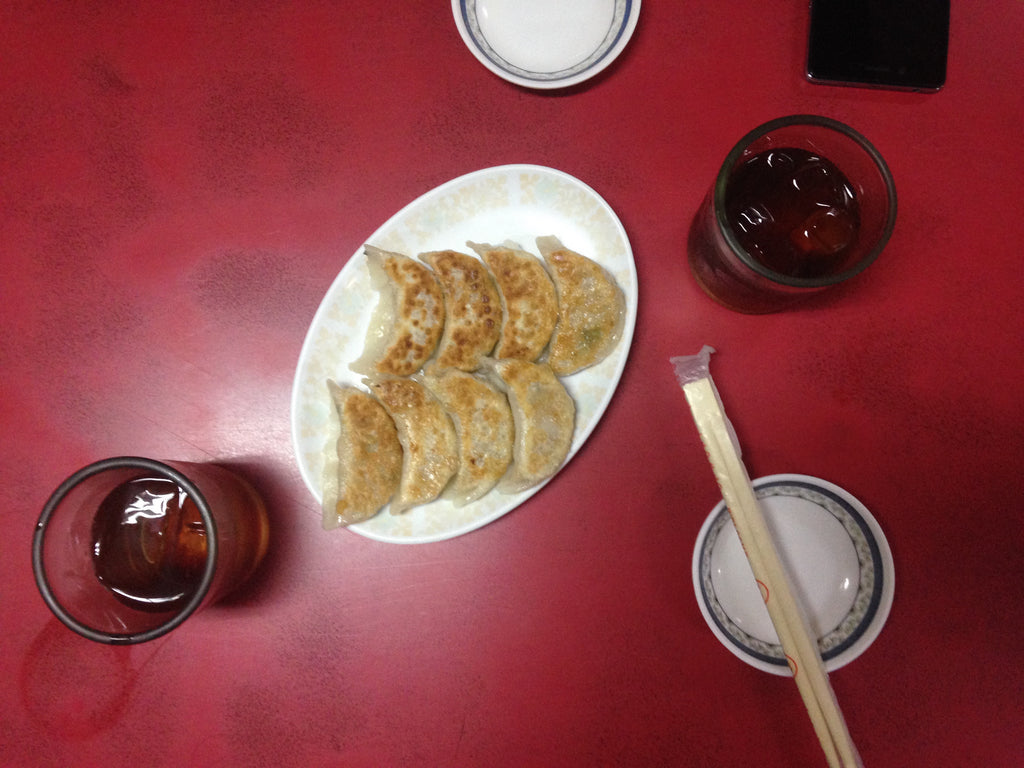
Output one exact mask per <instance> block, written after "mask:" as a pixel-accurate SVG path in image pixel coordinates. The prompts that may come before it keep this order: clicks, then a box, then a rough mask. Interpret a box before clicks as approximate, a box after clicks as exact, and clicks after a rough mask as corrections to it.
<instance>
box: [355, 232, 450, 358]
mask: <svg viewBox="0 0 1024 768" xmlns="http://www.w3.org/2000/svg"><path fill="white" fill-rule="evenodd" d="M365 252H366V264H367V266H368V268H369V270H370V279H371V282H372V284H373V287H374V288H376V289H377V290H378V291H379V293H380V300H379V301H378V302H377V308H376V309H375V310H374V312H373V318H372V319H371V320H370V327H369V330H368V331H367V334H366V346H365V348H364V350H363V355H362V357H360V358H359V359H358V360H357V361H355V362H354V363H352V364H351V365H350V366H349V367H350V368H351V369H352V370H353V371H355V372H356V373H362V374H364V375H367V376H373V375H376V374H387V375H394V376H409V375H411V374H413V373H416V371H418V370H419V369H420V368H422V367H423V364H424V363H426V362H427V360H429V359H430V357H431V355H433V354H434V350H435V349H436V348H437V342H438V340H439V339H440V338H441V333H442V331H443V330H444V295H443V294H442V292H441V285H440V284H439V283H438V282H437V278H436V277H435V276H434V273H433V272H431V271H430V269H429V268H428V267H426V266H425V265H423V264H420V263H419V262H418V261H416V260H414V259H411V258H409V257H408V256H404V255H402V254H400V253H393V252H391V251H383V250H381V249H380V248H374V247H373V246H372V245H367V246H366V248H365Z"/></svg>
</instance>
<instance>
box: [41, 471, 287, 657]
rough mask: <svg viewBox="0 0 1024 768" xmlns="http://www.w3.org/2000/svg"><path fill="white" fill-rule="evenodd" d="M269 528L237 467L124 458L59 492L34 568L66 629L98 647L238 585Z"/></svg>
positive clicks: (163, 627)
mask: <svg viewBox="0 0 1024 768" xmlns="http://www.w3.org/2000/svg"><path fill="white" fill-rule="evenodd" d="M268 534H269V525H268V521H267V512H266V507H265V505H264V503H263V501H262V499H261V498H260V497H259V495H258V494H257V493H256V491H255V490H254V489H253V488H252V486H251V485H250V484H249V483H248V482H247V481H246V480H244V479H242V478H241V477H240V476H238V475H237V474H235V473H234V472H232V471H229V470H228V469H226V468H224V467H221V466H219V465H217V464H212V463H189V462H178V461H167V462H163V461H155V460H153V459H147V458H141V457H132V456H122V457H117V458H110V459H104V460H102V461H98V462H95V463H93V464H90V465H89V466H87V467H84V468H83V469H80V470H78V471H77V472H75V473H74V474H73V475H71V476H70V477H68V478H67V479H66V480H65V481H64V482H63V483H62V484H61V485H60V486H59V487H58V488H57V490H56V491H54V493H53V495H52V496H51V497H50V498H49V500H48V501H47V502H46V504H45V505H44V507H43V510H42V513H41V514H40V517H39V522H38V523H37V525H36V530H35V535H34V538H33V543H32V566H33V570H34V571H35V578H36V584H37V585H38V587H39V590H40V592H41V594H42V596H43V599H44V600H45V601H46V604H47V605H48V606H49V608H50V609H51V610H52V611H53V612H54V614H56V616H57V617H58V618H59V619H60V620H61V621H62V622H63V623H64V624H65V625H67V626H68V627H70V628H71V629H73V630H74V631H76V632H78V633H79V634H80V635H82V636H84V637H87V638H89V639H91V640H95V641H98V642H103V643H110V644H130V643H140V642H145V641H147V640H153V639H154V638H157V637H160V636H161V635H164V634H166V633H167V632H169V631H171V630H172V629H174V628H175V627H177V626H179V625H180V624H181V623H182V622H183V621H185V619H187V618H188V617H189V616H191V615H192V614H193V613H195V612H196V611H197V610H200V609H201V608H204V607H205V606H208V605H210V604H212V603H214V602H216V601H217V600H220V599H221V598H222V597H224V596H225V595H226V594H228V593H229V592H230V591H232V590H233V589H235V588H237V587H238V586H239V585H241V584H242V583H243V582H244V581H245V580H246V579H248V578H249V577H250V576H251V575H252V574H253V572H254V571H255V570H256V567H257V566H258V565H259V563H260V561H261V560H262V559H263V556H264V554H265V553H266V550H267V544H268ZM163 590H167V591H166V593H165V592H164V591H163ZM172 594H173V595H174V597H173V599H172V598H171V597H170V595H172Z"/></svg>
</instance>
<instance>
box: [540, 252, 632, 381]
mask: <svg viewBox="0 0 1024 768" xmlns="http://www.w3.org/2000/svg"><path fill="white" fill-rule="evenodd" d="M537 248H538V249H539V250H540V253H541V255H542V256H543V257H544V260H545V261H546V262H547V264H548V269H549V270H550V272H551V276H552V278H553V279H554V282H555V288H556V289H557V291H558V324H557V325H556V326H555V332H554V335H552V337H551V344H550V345H549V347H548V355H547V358H546V362H547V363H548V365H550V366H551V370H553V371H554V372H555V373H556V374H557V375H558V376H568V375H570V374H573V373H576V372H577V371H580V370H583V369H584V368H587V367H589V366H591V365H594V364H595V363H599V362H601V361H602V360H604V359H605V357H607V356H608V353H609V352H611V351H612V349H614V347H615V345H616V344H617V343H618V341H619V339H620V338H621V336H622V326H623V323H624V322H625V317H626V299H625V296H624V295H623V293H622V289H621V288H619V286H618V284H617V283H616V282H615V278H614V277H612V276H611V275H610V274H609V273H608V271H607V270H606V269H605V268H604V267H602V266H601V265H600V264H598V263H597V262H595V261H592V260H591V259H589V258H587V257H586V256H583V255H582V254H579V253H576V252H575V251H571V250H569V249H568V248H566V247H565V246H564V245H562V243H561V241H560V240H559V239H558V238H557V237H538V238H537Z"/></svg>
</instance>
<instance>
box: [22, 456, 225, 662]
mask: <svg viewBox="0 0 1024 768" xmlns="http://www.w3.org/2000/svg"><path fill="white" fill-rule="evenodd" d="M112 469H143V470H147V471H150V472H155V473H157V474H159V475H162V476H164V477H165V478H166V479H168V480H171V481H173V482H175V483H177V484H178V486H179V487H180V488H181V489H182V490H183V491H185V493H186V494H187V495H188V496H189V497H190V498H191V499H192V501H193V502H194V503H195V505H196V507H197V508H198V509H199V515H200V517H202V520H203V525H205V526H206V530H207V537H206V538H207V550H206V565H205V567H204V569H203V575H202V578H201V579H200V580H199V584H198V585H197V587H196V591H195V593H194V594H193V595H192V597H191V598H189V601H188V602H187V603H186V604H185V605H184V606H183V607H182V609H181V610H180V611H178V612H177V613H175V614H174V615H173V616H172V617H171V618H170V619H168V620H167V621H165V622H163V623H162V624H158V625H157V626H155V627H153V628H152V629H147V630H146V631H144V632H132V633H128V634H118V633H115V632H104V631H101V630H98V629H96V628H94V627H91V626H89V625H88V624H84V623H83V622H81V621H79V620H78V619H76V618H75V617H74V616H73V615H71V613H69V612H68V611H67V610H66V609H65V608H64V606H62V605H61V604H60V602H59V601H58V600H57V598H56V596H55V595H54V593H53V589H52V588H51V587H50V582H49V579H47V577H46V567H45V565H44V563H43V548H44V544H45V539H46V530H47V528H48V527H49V524H50V518H51V517H53V514H54V512H55V511H56V510H57V507H58V506H60V503H61V502H62V501H63V500H64V498H65V497H66V496H67V495H68V493H69V492H70V491H71V489H73V488H74V487H75V486H77V485H78V484H79V483H81V482H82V481H83V480H86V479H88V478H90V477H92V476H94V475H98V474H101V473H103V472H107V471H110V470H112ZM216 569H217V522H216V521H215V520H214V518H213V513H212V512H211V511H210V505H209V503H208V502H207V501H206V497H205V496H203V494H202V492H201V491H200V490H199V488H198V487H197V486H196V484H195V483H194V482H192V481H191V480H190V479H189V478H188V477H187V476H186V475H184V474H183V473H182V472H180V471H179V470H177V469H175V468H174V467H172V466H171V465H169V464H166V463H164V462H162V461H156V460H155V459H147V458H143V457H140V456H116V457H113V458H109V459H101V460H100V461H95V462H93V463H92V464H88V465H87V466H85V467H82V468H81V469H79V470H78V471H77V472H75V473H74V474H72V475H70V476H69V477H68V478H67V479H65V480H64V482H62V483H61V484H60V485H59V486H57V489H56V490H55V491H54V492H53V493H52V494H51V495H50V498H49V499H48V500H47V502H46V504H44V505H43V510H42V512H41V513H40V515H39V520H38V522H37V523H36V528H35V532H34V534H33V536H32V570H33V573H34V574H35V580H36V586H37V587H38V588H39V592H40V594H41V595H42V597H43V601H44V602H45V603H46V605H47V607H49V609H50V610H51V611H53V613H54V614H55V615H56V616H57V618H58V619H60V620H61V621H62V622H63V623H64V624H65V625H66V626H67V627H69V628H70V629H72V630H74V631H75V632H77V633H78V634H80V635H82V636H83V637H86V638H88V639H89V640H95V641H96V642H100V643H107V644H108V645H131V644H135V643H143V642H147V641H149V640H155V639H156V638H158V637H160V636H162V635H165V634H167V633H168V632H170V631H171V630H172V629H175V628H176V627H178V626H180V625H181V624H182V622H184V621H185V619H187V618H188V617H189V616H191V615H192V614H193V613H195V611H196V609H197V608H199V606H200V605H201V604H202V602H203V600H204V599H205V598H206V595H207V594H208V593H209V591H210V587H211V586H212V584H213V577H214V574H215V573H216Z"/></svg>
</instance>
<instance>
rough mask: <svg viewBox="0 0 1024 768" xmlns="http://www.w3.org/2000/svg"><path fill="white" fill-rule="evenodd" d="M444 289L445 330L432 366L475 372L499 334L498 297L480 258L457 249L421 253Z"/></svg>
mask: <svg viewBox="0 0 1024 768" xmlns="http://www.w3.org/2000/svg"><path fill="white" fill-rule="evenodd" d="M420 258H421V259H422V260H423V261H425V262H426V263H427V264H429V265H430V266H431V267H432V268H433V270H434V274H435V275H436V276H437V279H438V282H440V283H441V288H442V289H443V291H444V314H445V321H444V333H443V334H442V336H441V342H440V344H438V347H437V354H436V356H435V358H434V363H433V364H434V365H436V366H439V367H442V368H458V369H459V370H460V371H475V370H476V369H477V368H479V367H480V360H481V359H482V358H483V357H484V356H485V355H488V354H490V352H491V350H492V349H494V345H495V344H496V343H497V342H498V336H499V334H500V333H501V317H502V315H501V297H500V296H499V295H498V289H497V288H496V287H495V285H494V279H493V278H492V277H491V273H490V272H488V271H487V267H485V266H484V265H483V264H482V263H480V260H479V259H476V258H474V257H472V256H469V255H468V254H465V253H459V252H458V251H432V252H430V253H422V254H420Z"/></svg>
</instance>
